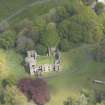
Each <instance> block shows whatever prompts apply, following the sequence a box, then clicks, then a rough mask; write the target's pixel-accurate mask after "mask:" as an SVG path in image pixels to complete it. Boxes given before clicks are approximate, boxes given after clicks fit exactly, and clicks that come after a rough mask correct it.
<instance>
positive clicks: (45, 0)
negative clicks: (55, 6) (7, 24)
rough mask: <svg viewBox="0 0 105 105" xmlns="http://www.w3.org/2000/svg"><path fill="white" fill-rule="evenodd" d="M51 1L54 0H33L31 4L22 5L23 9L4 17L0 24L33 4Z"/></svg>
mask: <svg viewBox="0 0 105 105" xmlns="http://www.w3.org/2000/svg"><path fill="white" fill-rule="evenodd" d="M49 1H52V0H38V1H35V2H33V3H30V4H29V5H26V6H24V7H22V8H21V9H19V10H17V11H16V12H15V13H14V14H12V15H10V16H8V17H6V18H4V19H3V20H2V21H1V22H0V24H2V22H4V21H9V20H11V19H12V18H14V17H16V16H18V15H19V14H20V13H22V12H24V11H25V10H27V9H28V8H30V7H33V6H35V5H38V4H42V3H45V2H49Z"/></svg>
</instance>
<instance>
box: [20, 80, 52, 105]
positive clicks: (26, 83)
mask: <svg viewBox="0 0 105 105" xmlns="http://www.w3.org/2000/svg"><path fill="white" fill-rule="evenodd" d="M19 88H20V90H21V91H22V92H23V93H24V94H25V95H26V96H27V97H28V99H29V100H31V99H32V100H33V101H34V102H35V103H36V104H37V105H44V104H45V103H46V102H48V101H49V100H50V92H49V88H48V84H47V82H46V81H45V80H44V79H41V78H37V79H30V78H24V79H22V80H21V81H20V82H19Z"/></svg>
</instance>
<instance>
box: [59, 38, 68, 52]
mask: <svg viewBox="0 0 105 105" xmlns="http://www.w3.org/2000/svg"><path fill="white" fill-rule="evenodd" d="M59 49H60V50H61V51H68V50H69V49H70V43H69V42H68V40H67V39H62V40H61V41H60V43H59Z"/></svg>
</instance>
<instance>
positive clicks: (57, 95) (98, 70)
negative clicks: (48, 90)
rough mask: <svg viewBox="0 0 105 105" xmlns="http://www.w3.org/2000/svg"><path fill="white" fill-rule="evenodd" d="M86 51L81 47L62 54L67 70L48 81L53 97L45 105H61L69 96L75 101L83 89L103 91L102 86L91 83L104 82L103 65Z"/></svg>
mask: <svg viewBox="0 0 105 105" xmlns="http://www.w3.org/2000/svg"><path fill="white" fill-rule="evenodd" d="M87 49H88V48H87V47H82V48H78V49H73V50H71V51H70V52H69V53H65V54H63V57H64V58H65V60H64V61H63V62H64V63H65V62H66V63H65V67H66V68H68V67H69V68H68V69H67V70H65V71H64V72H62V73H60V74H58V75H57V76H54V77H53V76H52V78H49V79H48V81H49V84H50V85H51V86H52V94H53V95H52V100H51V101H50V102H49V103H48V104H47V105H63V101H65V100H66V98H67V97H69V96H72V97H73V98H76V99H77V98H78V96H79V94H80V91H81V90H82V89H83V88H86V89H90V88H98V89H99V88H100V89H104V88H103V86H100V85H94V84H93V83H92V81H93V80H94V79H99V80H103V81H104V80H105V63H97V62H95V61H93V60H92V59H91V55H90V53H89V52H87V51H88V50H89V49H88V50H87ZM68 61H69V62H68ZM68 64H69V66H68Z"/></svg>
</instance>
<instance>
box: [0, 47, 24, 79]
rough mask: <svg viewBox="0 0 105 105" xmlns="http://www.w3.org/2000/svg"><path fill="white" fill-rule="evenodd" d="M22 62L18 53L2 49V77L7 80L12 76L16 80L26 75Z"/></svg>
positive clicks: (0, 63)
mask: <svg viewBox="0 0 105 105" xmlns="http://www.w3.org/2000/svg"><path fill="white" fill-rule="evenodd" d="M21 62H22V57H21V56H20V55H19V54H17V53H16V52H14V51H4V50H2V49H0V71H1V72H0V75H1V76H0V77H1V78H5V77H6V76H9V75H11V76H14V77H16V78H20V77H22V76H24V75H26V73H25V69H24V67H23V66H22V65H21ZM1 67H2V68H1Z"/></svg>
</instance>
